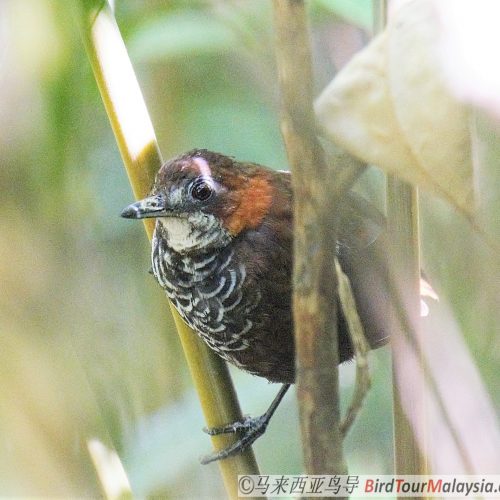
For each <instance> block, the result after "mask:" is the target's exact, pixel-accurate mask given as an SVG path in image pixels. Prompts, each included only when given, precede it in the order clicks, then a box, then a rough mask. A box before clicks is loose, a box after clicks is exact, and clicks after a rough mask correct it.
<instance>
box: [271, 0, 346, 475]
mask: <svg viewBox="0 0 500 500" xmlns="http://www.w3.org/2000/svg"><path fill="white" fill-rule="evenodd" d="M273 6H274V17H275V29H276V59H277V66H278V74H279V82H280V89H281V95H282V119H281V129H282V134H283V138H284V141H285V145H286V150H287V155H288V160H289V163H290V166H291V169H292V174H293V176H292V178H293V188H294V200H295V205H294V221H295V226H294V255H295V261H294V295H293V309H294V324H295V340H296V369H297V397H298V401H299V413H300V424H301V433H302V444H303V453H304V462H305V470H306V472H307V473H309V474H346V472H347V467H346V464H345V460H344V456H343V443H342V441H343V440H342V434H341V432H340V406H339V386H338V359H339V357H338V341H337V316H336V309H337V303H336V302H337V300H336V297H337V279H336V273H335V269H334V266H333V265H332V263H333V262H334V260H335V248H336V245H335V242H336V226H337V221H336V218H335V216H334V214H335V213H336V208H337V205H338V199H336V197H333V196H332V194H331V193H332V192H333V186H334V184H333V176H332V175H331V170H330V169H328V168H327V165H326V164H325V161H324V158H323V152H322V150H321V147H320V145H319V143H318V141H317V138H316V125H315V118H314V113H313V105H312V104H313V90H312V82H313V76H312V64H311V54H310V44H309V34H308V29H307V16H306V11H305V6H304V2H303V1H302V0H274V1H273Z"/></svg>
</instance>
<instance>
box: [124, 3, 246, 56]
mask: <svg viewBox="0 0 500 500" xmlns="http://www.w3.org/2000/svg"><path fill="white" fill-rule="evenodd" d="M237 44H238V39H237V37H236V35H235V34H234V32H233V31H232V30H231V28H230V27H229V26H227V25H225V24H224V23H222V22H220V21H219V20H217V19H216V18H214V17H210V15H208V14H207V13H206V12H204V11H194V10H190V11H185V12H174V13H169V14H168V15H165V16H163V17H160V18H156V19H154V20H152V21H149V22H146V23H145V24H143V25H142V26H141V28H140V29H139V30H138V31H137V32H136V33H135V34H134V35H132V36H131V38H130V39H129V41H128V43H127V45H128V48H129V51H130V54H131V57H132V58H133V59H135V60H139V61H154V60H165V59H168V58H175V57H186V56H191V55H203V54H213V53H221V52H224V51H230V50H232V49H233V48H234V47H235V46H237Z"/></svg>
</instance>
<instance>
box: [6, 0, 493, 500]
mask: <svg viewBox="0 0 500 500" xmlns="http://www.w3.org/2000/svg"><path fill="white" fill-rule="evenodd" d="M311 3H312V6H311V10H312V20H313V26H312V30H313V40H314V47H315V59H316V69H317V74H318V81H319V82H320V83H319V84H320V85H321V84H323V83H326V82H325V79H326V78H327V77H328V78H331V77H332V76H333V74H334V72H335V68H336V67H338V66H340V65H341V64H342V61H343V60H344V59H345V53H346V52H347V53H353V52H355V51H356V50H357V49H358V48H359V43H360V40H362V39H363V38H364V37H366V35H365V34H363V32H362V31H360V30H359V28H356V27H351V28H348V29H346V26H347V25H346V24H344V21H343V19H345V20H347V21H349V22H351V23H355V24H357V25H358V26H360V27H364V28H366V27H367V26H368V25H369V22H370V15H371V14H370V12H371V11H370V8H371V2H369V1H366V2H365V1H363V2H361V1H359V2H346V1H335V2H327V1H324V0H316V1H315V2H311ZM72 14H73V13H72V5H71V2H60V1H59V2H58V1H55V0H24V1H23V2H19V1H18V0H3V1H2V2H1V3H0V41H1V46H2V50H1V51H0V64H1V66H2V68H4V69H3V71H2V72H1V74H0V82H1V88H2V99H1V100H0V148H1V151H2V154H1V163H2V165H1V167H2V168H1V169H0V189H1V196H2V206H3V217H1V218H0V234H1V235H2V237H1V239H0V256H1V258H0V280H1V284H2V293H1V295H0V311H1V316H0V328H1V334H2V348H1V349H0V375H1V377H2V391H1V395H0V436H1V437H0V442H1V444H0V494H1V495H2V496H13V495H47V496H54V495H58V496H84V495H96V494H98V493H99V486H98V484H97V479H96V475H95V472H94V470H93V467H92V464H91V462H90V459H89V456H88V453H87V450H86V445H85V441H86V439H88V438H89V437H94V436H95V437H98V438H99V439H101V440H102V441H103V442H105V443H107V444H108V445H110V446H114V447H115V448H116V449H117V450H118V452H119V454H120V456H121V457H122V459H123V461H124V463H125V466H126V469H127V472H128V474H129V476H130V479H131V481H132V487H133V489H134V491H135V492H136V493H137V494H138V495H147V494H152V493H155V492H156V493H162V494H166V495H168V496H172V497H179V496H182V497H186V498H193V497H197V496H201V495H204V496H207V497H219V496H221V495H222V494H223V490H222V484H221V481H220V479H219V477H218V472H217V466H216V465H211V466H208V467H201V466H200V465H199V464H198V460H197V458H198V456H200V455H201V454H203V453H205V452H208V451H209V447H210V442H209V439H208V438H206V437H205V436H204V435H203V434H202V433H201V430H200V429H201V427H202V426H203V422H202V416H201V412H200V408H199V405H198V402H197V400H196V397H195V395H194V393H193V391H192V390H191V389H190V381H189V377H188V374H187V370H186V367H185V365H184V362H183V357H182V352H181V348H180V345H179V342H178V340H177V337H176V334H175V329H174V328H173V326H172V322H171V319H170V317H169V313H168V309H167V307H166V306H165V301H164V298H163V296H162V292H161V291H160V289H159V288H158V287H157V286H156V284H155V283H154V280H153V278H152V277H150V276H149V275H148V272H147V271H148V268H149V248H148V243H147V240H146V238H145V236H144V231H143V228H142V227H141V225H140V224H131V223H130V222H128V221H124V220H122V219H120V218H119V217H118V214H119V213H120V210H121V208H122V207H123V206H125V205H126V204H128V203H129V202H130V201H131V200H132V193H131V190H130V187H129V185H128V181H127V178H126V175H125V172H124V169H123V166H122V164H121V160H120V157H119V154H118V151H117V147H116V145H115V141H114V138H113V135H112V133H111V130H110V127H109V124H108V120H107V117H106V115H105V112H104V109H103V106H102V103H101V101H100V97H99V94H98V92H97V89H96V85H95V82H94V80H93V76H92V73H91V70H90V67H89V64H88V61H87V59H86V55H85V53H84V50H83V46H82V43H81V40H80V38H79V35H78V32H77V28H76V27H77V23H76V22H75V21H74V19H73V18H72ZM116 15H117V19H118V23H119V25H120V27H121V28H122V31H123V34H124V36H125V39H126V42H127V45H128V47H129V50H130V54H131V57H132V60H133V62H134V64H135V68H136V71H137V74H138V77H139V80H140V82H141V86H142V89H143V92H144V94H145V97H146V100H147V103H148V107H149V110H150V113H151V115H152V118H153V122H154V125H155V128H156V132H157V136H158V139H159V143H160V146H161V149H162V152H163V155H164V156H165V157H170V156H173V155H174V154H177V153H179V152H181V151H183V150H186V149H191V148H193V147H199V148H202V147H203V148H209V149H213V150H216V151H221V152H224V153H226V154H230V155H234V156H236V157H238V158H241V159H245V160H251V161H255V162H260V163H263V164H266V165H269V166H272V167H274V168H284V167H286V158H285V152H284V148H283V145H282V142H281V137H280V133H279V118H278V116H279V111H278V109H279V107H278V95H277V84H276V74H275V68H274V55H273V52H272V42H273V32H272V15H271V9H270V5H269V2H267V0H254V1H252V2H248V1H236V0H234V1H224V2H223V1H217V0H211V1H209V0H206V1H201V0H200V1H187V0H175V1H173V0H172V1H167V0H163V1H162V0H147V1H139V0H120V1H117V2H116ZM339 26H342V30H339V29H338V28H339ZM370 175H371V176H372V177H370ZM380 179H381V178H380V176H377V175H376V174H373V173H372V174H369V176H368V177H367V178H365V179H364V180H363V181H362V182H361V188H360V189H362V190H364V191H365V193H366V192H368V193H369V194H371V195H373V196H375V197H378V198H379V199H380V196H381V195H380V190H378V191H377V192H373V186H374V185H378V186H380V185H381V184H382V182H381V180H380ZM370 191H371V193H370ZM424 220H425V223H424V226H423V231H424V245H425V246H424V257H425V259H424V260H425V266H426V269H428V270H429V274H430V275H431V276H433V277H435V283H437V287H438V288H439V289H440V291H442V292H443V295H444V296H446V297H449V300H450V302H451V303H452V304H453V306H454V311H455V313H456V315H457V318H458V320H459V321H460V323H461V325H462V327H463V329H464V332H465V334H466V338H467V341H468V343H469V345H470V346H471V349H472V351H473V353H474V354H475V355H476V359H480V360H481V363H480V368H481V370H482V373H483V375H484V376H485V378H486V382H487V383H488V384H489V386H490V389H491V390H490V394H492V396H493V397H494V399H495V402H496V404H497V405H499V404H500V395H499V391H498V390H496V391H495V390H494V389H495V388H496V389H498V386H497V385H496V384H497V382H496V378H497V367H498V363H499V354H498V353H499V352H500V349H498V347H499V346H498V342H499V340H498V335H496V336H495V335H494V330H493V328H494V327H493V326H492V324H490V323H489V324H485V323H486V321H485V319H484V317H483V316H482V315H479V314H478V310H477V309H475V304H476V302H475V301H476V298H477V297H478V295H477V291H478V288H479V287H480V283H478V281H477V275H476V274H475V268H474V266H471V262H470V256H471V255H472V253H473V247H474V243H473V242H471V239H472V237H471V230H470V228H468V227H467V226H466V225H465V224H462V223H461V222H460V221H458V220H457V218H456V216H454V215H453V214H452V213H451V211H450V210H448V209H447V208H446V207H443V206H442V205H438V204H437V203H436V202H434V201H432V200H428V203H427V204H426V205H425V207H424ZM443 229H445V230H446V231H443ZM437 232H440V233H441V234H445V235H446V236H444V237H443V238H440V239H436V238H435V237H434V235H435V234H436V233H437ZM464 249H465V251H464ZM485 300H486V299H485ZM495 314H496V316H495V317H496V318H498V311H497V312H496V313H495ZM492 316H493V315H492ZM492 316H490V319H491V320H492V321H491V323H493V317H492ZM483 332H484V335H483ZM490 332H492V333H490ZM371 361H372V369H373V377H374V381H373V389H372V391H371V393H370V395H369V397H368V401H367V404H366V406H365V408H364V410H363V412H362V414H361V416H360V418H359V420H358V421H357V423H356V424H355V426H354V428H353V430H352V432H351V434H350V435H349V437H348V439H347V441H346V455H347V460H348V462H349V465H350V470H351V471H353V472H360V473H389V472H390V470H391V464H392V449H391V447H392V444H391V443H392V441H391V433H392V430H391V397H392V387H391V382H390V380H391V379H390V361H389V356H388V352H387V351H385V352H384V351H382V352H377V353H374V354H372V355H371ZM353 368H354V367H353V365H352V364H351V365H347V366H345V367H343V368H342V373H341V375H342V381H343V387H344V389H343V391H344V399H345V400H346V401H347V398H348V397H349V394H350V390H351V389H352V384H353V373H354V369H353ZM235 381H236V385H237V388H240V393H241V403H242V407H243V409H244V412H245V413H253V414H258V413H260V412H262V411H264V409H265V408H266V407H267V405H268V403H269V401H270V400H271V399H272V397H273V395H274V392H275V391H277V387H275V386H271V385H268V384H267V383H266V382H265V381H263V380H259V379H256V378H254V377H250V376H248V375H245V374H241V373H235ZM256 452H257V456H258V459H259V461H260V465H261V469H262V471H265V472H268V473H276V474H278V473H280V474H281V473H297V472H300V471H301V456H300V442H299V435H298V423H297V416H296V408H295V400H294V397H293V394H292V395H289V396H288V397H287V399H286V401H285V403H284V405H283V406H282V407H281V408H280V409H279V410H278V414H277V416H276V417H275V419H274V420H273V422H272V424H271V426H270V428H269V430H268V433H267V434H266V436H265V437H264V438H263V439H261V440H260V441H258V442H257V444H256ZM193 477H196V481H193V480H192V478H193Z"/></svg>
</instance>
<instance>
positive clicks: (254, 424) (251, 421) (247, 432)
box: [200, 413, 270, 465]
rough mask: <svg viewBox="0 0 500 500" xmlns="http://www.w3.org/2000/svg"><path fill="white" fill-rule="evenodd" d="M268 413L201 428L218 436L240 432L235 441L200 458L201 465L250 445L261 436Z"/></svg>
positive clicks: (268, 417)
mask: <svg viewBox="0 0 500 500" xmlns="http://www.w3.org/2000/svg"><path fill="white" fill-rule="evenodd" d="M269 420H270V415H268V414H267V413H264V415H261V416H260V417H245V418H244V419H243V420H238V421H236V422H232V423H230V424H227V425H223V426H221V427H211V428H207V427H205V428H203V432H206V433H207V434H209V435H210V436H218V435H219V434H234V433H236V432H238V433H240V438H239V439H238V441H236V443H233V444H232V445H230V446H228V447H227V448H224V449H222V450H220V451H217V452H215V453H211V454H210V455H205V456H204V457H202V458H201V460H200V461H201V463H202V464H203V465H205V464H209V463H210V462H215V461H216V460H222V459H223V458H227V457H232V456H234V455H237V454H238V453H241V452H242V451H243V450H245V449H246V448H248V447H249V446H251V445H252V444H253V443H254V441H255V440H256V439H257V438H258V437H260V436H262V434H264V432H265V431H266V428H267V424H268V423H269Z"/></svg>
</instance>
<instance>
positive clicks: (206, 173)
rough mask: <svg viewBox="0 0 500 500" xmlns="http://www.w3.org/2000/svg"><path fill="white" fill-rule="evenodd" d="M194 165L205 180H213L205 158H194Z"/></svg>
mask: <svg viewBox="0 0 500 500" xmlns="http://www.w3.org/2000/svg"><path fill="white" fill-rule="evenodd" d="M193 163H194V164H195V165H196V166H197V167H198V168H199V169H200V174H201V176H202V177H204V178H205V179H211V178H212V171H211V170H210V166H209V164H208V162H207V160H205V158H202V157H201V156H197V157H196V158H193Z"/></svg>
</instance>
